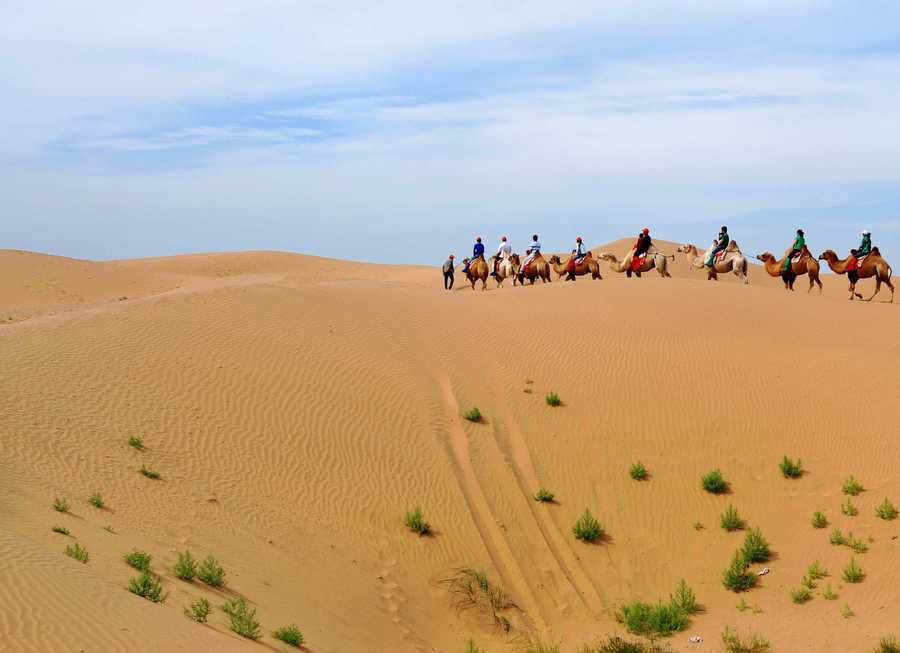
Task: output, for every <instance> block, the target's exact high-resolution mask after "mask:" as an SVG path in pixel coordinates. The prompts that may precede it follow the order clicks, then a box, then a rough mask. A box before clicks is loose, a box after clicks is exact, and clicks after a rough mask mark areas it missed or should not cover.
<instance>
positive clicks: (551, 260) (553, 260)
mask: <svg viewBox="0 0 900 653" xmlns="http://www.w3.org/2000/svg"><path fill="white" fill-rule="evenodd" d="M550 262H551V263H562V261H560V260H559V257H558V256H557V255H556V254H554V255H553V256H551V257H550Z"/></svg>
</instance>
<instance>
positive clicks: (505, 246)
mask: <svg viewBox="0 0 900 653" xmlns="http://www.w3.org/2000/svg"><path fill="white" fill-rule="evenodd" d="M497 254H506V255H507V256H509V255H510V254H512V245H510V244H509V242H508V241H505V240H504V241H501V242H500V247H498V248H497Z"/></svg>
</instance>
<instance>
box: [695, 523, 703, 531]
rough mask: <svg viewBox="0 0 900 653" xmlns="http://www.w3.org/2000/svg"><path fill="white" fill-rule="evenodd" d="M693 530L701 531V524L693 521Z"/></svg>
mask: <svg viewBox="0 0 900 653" xmlns="http://www.w3.org/2000/svg"><path fill="white" fill-rule="evenodd" d="M694 530H695V531H702V530H703V524H701V523H700V522H698V521H695V522H694Z"/></svg>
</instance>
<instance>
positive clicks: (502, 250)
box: [491, 236, 512, 277]
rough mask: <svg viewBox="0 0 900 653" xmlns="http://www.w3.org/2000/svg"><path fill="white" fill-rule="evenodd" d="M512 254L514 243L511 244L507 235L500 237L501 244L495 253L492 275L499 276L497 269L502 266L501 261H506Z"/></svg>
mask: <svg viewBox="0 0 900 653" xmlns="http://www.w3.org/2000/svg"><path fill="white" fill-rule="evenodd" d="M511 255H512V245H510V244H509V242H508V239H507V238H506V236H501V237H500V245H499V247H497V253H496V254H495V255H494V269H493V271H492V272H491V276H492V277H496V276H497V270H498V269H499V268H500V263H501V262H502V261H505V260H506V259H508V258H509V257H510V256H511Z"/></svg>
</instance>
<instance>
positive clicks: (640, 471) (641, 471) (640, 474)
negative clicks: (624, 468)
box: [628, 461, 647, 481]
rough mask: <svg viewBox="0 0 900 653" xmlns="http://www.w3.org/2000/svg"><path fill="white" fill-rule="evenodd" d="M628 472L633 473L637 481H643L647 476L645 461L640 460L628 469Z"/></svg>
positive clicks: (632, 476)
mask: <svg viewBox="0 0 900 653" xmlns="http://www.w3.org/2000/svg"><path fill="white" fill-rule="evenodd" d="M628 473H629V474H630V475H631V478H633V479H634V480H636V481H643V480H645V479H646V478H647V468H646V467H644V463H642V462H640V461H638V462H636V463H634V464H633V465H632V466H631V469H629V470H628Z"/></svg>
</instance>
